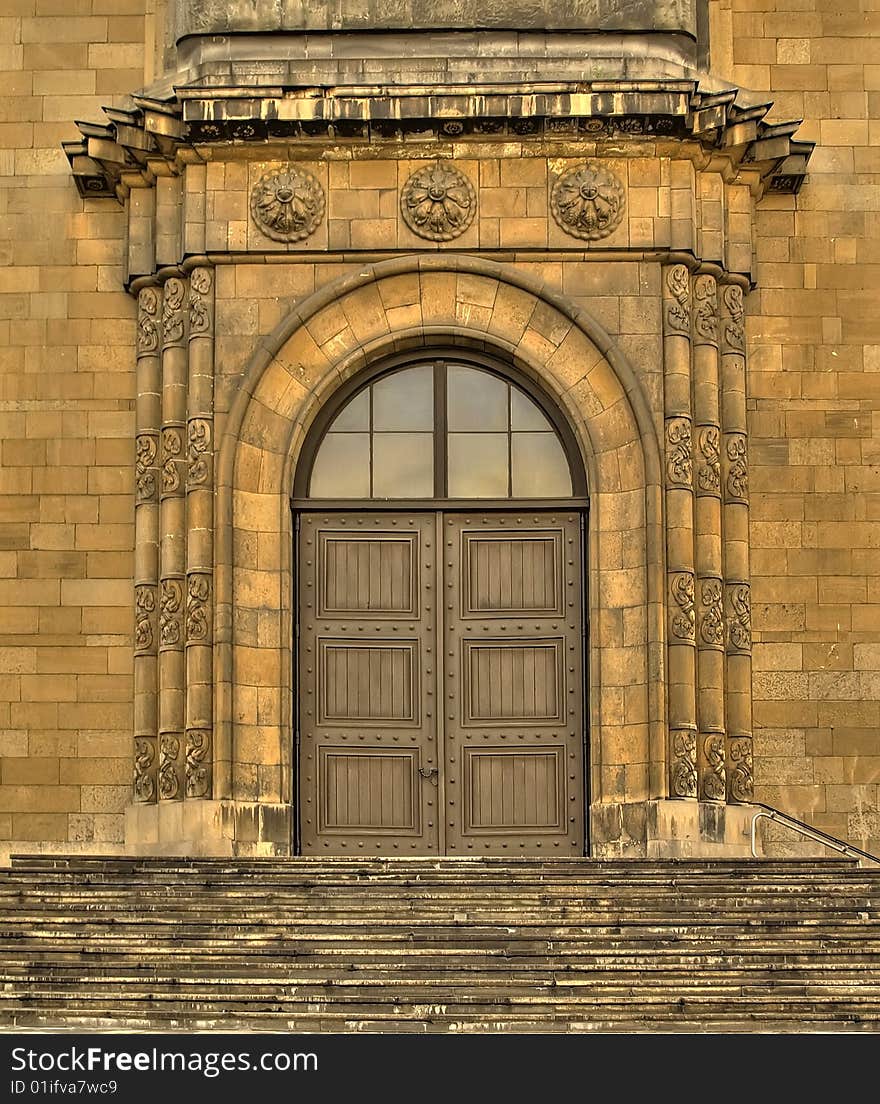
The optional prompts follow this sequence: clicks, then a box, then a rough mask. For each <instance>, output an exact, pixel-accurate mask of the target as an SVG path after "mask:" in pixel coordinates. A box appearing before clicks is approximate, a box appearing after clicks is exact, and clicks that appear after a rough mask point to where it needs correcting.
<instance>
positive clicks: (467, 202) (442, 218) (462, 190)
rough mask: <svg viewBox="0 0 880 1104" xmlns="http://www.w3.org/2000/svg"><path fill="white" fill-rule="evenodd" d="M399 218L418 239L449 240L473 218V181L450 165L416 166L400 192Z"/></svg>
mask: <svg viewBox="0 0 880 1104" xmlns="http://www.w3.org/2000/svg"><path fill="white" fill-rule="evenodd" d="M400 211H401V214H402V215H403V221H404V222H405V223H406V225H407V226H408V227H409V228H410V230H412V232H413V233H414V234H418V236H419V237H420V238H427V239H428V240H429V241H451V240H452V239H453V238H457V237H460V235H462V234H463V233H464V232H465V230H467V228H468V227H469V226H470V225H471V223H472V222H473V221H474V216H475V215H476V213H477V195H476V192H475V190H474V186H473V184H471V182H470V180H468V178H467V177H466V176H465V174H464V173H463V172H460V171H459V170H458V169H457V168H455V167H454V166H453V165H445V164H441V163H439V162H438V163H437V164H435V165H428V166H426V167H425V168H422V169H418V170H417V171H416V172H414V173H413V174H412V176H411V177H410V178H409V180H407V182H406V183H405V184H404V186H403V190H402V192H401V195H400Z"/></svg>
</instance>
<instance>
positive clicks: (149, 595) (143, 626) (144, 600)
mask: <svg viewBox="0 0 880 1104" xmlns="http://www.w3.org/2000/svg"><path fill="white" fill-rule="evenodd" d="M134 609H135V616H134V650H135V653H137V654H142V653H144V652H151V651H152V650H153V645H154V644H155V636H154V634H153V614H154V613H155V611H156V589H155V587H153V586H151V585H150V584H148V583H143V584H141V585H140V586H137V587H135V588H134Z"/></svg>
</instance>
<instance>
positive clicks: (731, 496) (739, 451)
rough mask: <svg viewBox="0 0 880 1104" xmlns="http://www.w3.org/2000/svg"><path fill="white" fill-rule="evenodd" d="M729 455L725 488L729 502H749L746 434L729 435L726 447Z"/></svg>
mask: <svg viewBox="0 0 880 1104" xmlns="http://www.w3.org/2000/svg"><path fill="white" fill-rule="evenodd" d="M725 452H726V453H727V461H728V463H727V479H726V480H725V483H724V487H725V491H726V498H727V501H728V502H748V500H749V457H748V443H747V441H746V435H745V434H744V433H729V434H728V435H727V443H726V446H725Z"/></svg>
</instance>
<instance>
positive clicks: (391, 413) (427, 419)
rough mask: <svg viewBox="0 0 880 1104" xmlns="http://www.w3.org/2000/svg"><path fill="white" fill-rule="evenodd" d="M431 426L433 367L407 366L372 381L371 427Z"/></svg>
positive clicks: (431, 427) (418, 427)
mask: <svg viewBox="0 0 880 1104" xmlns="http://www.w3.org/2000/svg"><path fill="white" fill-rule="evenodd" d="M433 428H434V368H433V365H430V364H426V365H425V366H424V367H421V368H407V369H405V370H404V371H402V372H395V373H394V374H393V375H390V376H388V377H386V378H385V379H382V380H379V382H378V383H374V384H373V429H377V430H381V429H403V430H414V429H427V430H431V429H433Z"/></svg>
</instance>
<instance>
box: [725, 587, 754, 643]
mask: <svg viewBox="0 0 880 1104" xmlns="http://www.w3.org/2000/svg"><path fill="white" fill-rule="evenodd" d="M727 650H728V652H729V653H732V654H736V653H738V652H740V653H744V654H746V655H748V654H750V653H751V650H752V604H751V592H750V589H749V585H748V583H730V584H729V585H728V587H727Z"/></svg>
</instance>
